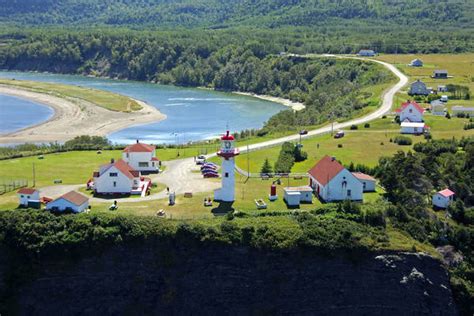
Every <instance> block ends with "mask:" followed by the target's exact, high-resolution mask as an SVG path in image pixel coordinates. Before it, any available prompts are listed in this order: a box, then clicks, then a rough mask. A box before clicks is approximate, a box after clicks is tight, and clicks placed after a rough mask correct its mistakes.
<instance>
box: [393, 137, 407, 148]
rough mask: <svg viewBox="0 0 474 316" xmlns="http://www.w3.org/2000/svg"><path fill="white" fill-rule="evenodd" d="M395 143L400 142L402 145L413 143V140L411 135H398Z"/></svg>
mask: <svg viewBox="0 0 474 316" xmlns="http://www.w3.org/2000/svg"><path fill="white" fill-rule="evenodd" d="M393 142H394V143H395V144H398V145H400V146H407V145H411V144H412V140H411V138H410V137H407V136H396V137H395V139H394V140H393Z"/></svg>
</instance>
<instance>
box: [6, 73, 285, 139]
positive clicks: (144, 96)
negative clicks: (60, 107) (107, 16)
mask: <svg viewBox="0 0 474 316" xmlns="http://www.w3.org/2000/svg"><path fill="white" fill-rule="evenodd" d="M0 78H14V79H17V80H34V81H45V82H57V83H64V84H72V85H78V86H84V87H90V88H95V89H101V90H108V91H112V92H116V93H120V94H123V95H127V96H130V97H133V98H135V99H139V100H142V101H145V102H147V103H148V104H150V105H153V106H155V107H156V108H158V110H160V112H162V113H163V114H166V115H167V119H166V120H163V121H161V122H157V123H152V124H145V125H137V126H132V127H129V128H126V129H123V130H120V131H117V132H115V133H112V134H110V135H108V138H109V139H110V140H111V141H112V142H116V143H132V142H134V141H135V140H136V139H141V140H143V141H147V142H152V143H186V142H189V141H196V140H205V139H209V138H213V137H216V136H217V135H220V134H222V133H223V132H224V131H225V130H226V128H227V126H228V127H229V129H230V130H231V131H240V130H243V129H249V128H260V127H262V126H263V124H264V122H265V121H266V120H268V119H269V118H270V117H271V116H272V115H274V114H276V113H278V112H279V111H281V110H283V109H285V107H284V106H282V105H280V104H277V103H274V102H268V101H264V100H260V99H256V98H252V97H247V96H240V95H235V94H231V93H224V92H216V91H211V90H206V89H195V88H180V87H175V86H166V85H158V84H152V83H145V82H136V81H123V80H111V79H102V78H89V77H84V76H75V75H58V74H48V73H29V72H28V73H27V72H5V71H3V72H2V71H0ZM18 111H20V110H18ZM18 113H20V112H18Z"/></svg>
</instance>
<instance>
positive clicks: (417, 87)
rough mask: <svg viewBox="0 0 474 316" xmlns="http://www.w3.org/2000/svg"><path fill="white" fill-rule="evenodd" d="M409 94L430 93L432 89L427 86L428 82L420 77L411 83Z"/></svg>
mask: <svg viewBox="0 0 474 316" xmlns="http://www.w3.org/2000/svg"><path fill="white" fill-rule="evenodd" d="M408 94H409V95H429V94H430V90H428V89H427V88H426V84H425V83H424V82H423V81H420V80H419V79H418V80H417V81H415V82H413V83H412V84H411V85H410V90H409V91H408Z"/></svg>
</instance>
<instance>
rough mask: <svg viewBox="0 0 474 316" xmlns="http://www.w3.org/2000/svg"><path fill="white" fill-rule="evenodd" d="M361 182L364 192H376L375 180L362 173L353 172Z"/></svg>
mask: <svg viewBox="0 0 474 316" xmlns="http://www.w3.org/2000/svg"><path fill="white" fill-rule="evenodd" d="M352 174H353V175H354V177H356V178H357V179H358V180H359V181H360V182H362V192H375V182H376V180H375V178H373V177H371V176H369V175H368V174H365V173H362V172H352Z"/></svg>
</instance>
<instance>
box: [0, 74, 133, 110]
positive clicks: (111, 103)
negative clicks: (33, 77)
mask: <svg viewBox="0 0 474 316" xmlns="http://www.w3.org/2000/svg"><path fill="white" fill-rule="evenodd" d="M0 84H4V85H10V86H17V87H20V88H23V89H28V90H32V91H35V92H40V93H46V94H51V95H54V96H57V97H60V98H73V99H81V100H85V101H87V102H90V103H93V104H96V105H97V106H100V107H103V108H106V109H108V110H112V111H121V112H130V111H138V110H140V109H141V108H142V107H141V105H140V104H138V103H137V102H136V101H135V100H132V99H130V98H128V97H126V96H123V95H120V94H117V93H112V92H108V91H103V90H96V89H91V88H84V87H79V86H72V85H64V84H58V83H47V82H37V81H26V80H8V79H0Z"/></svg>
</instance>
